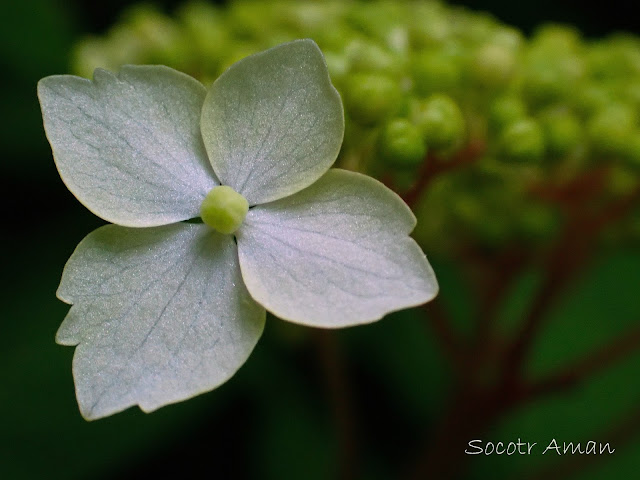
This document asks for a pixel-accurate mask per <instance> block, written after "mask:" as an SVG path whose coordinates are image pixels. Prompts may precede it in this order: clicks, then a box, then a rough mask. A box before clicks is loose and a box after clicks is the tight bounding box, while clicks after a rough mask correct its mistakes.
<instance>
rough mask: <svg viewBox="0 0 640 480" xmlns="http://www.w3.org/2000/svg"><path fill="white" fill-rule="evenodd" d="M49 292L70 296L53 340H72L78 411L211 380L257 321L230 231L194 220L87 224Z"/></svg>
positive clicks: (233, 363) (246, 343)
mask: <svg viewBox="0 0 640 480" xmlns="http://www.w3.org/2000/svg"><path fill="white" fill-rule="evenodd" d="M58 297H59V298H60V299H61V300H63V301H65V302H67V303H71V304H73V306H72V307H71V310H70V311H69V314H68V315H67V318H66V319H65V321H64V322H63V324H62V326H61V327H60V329H59V331H58V334H57V337H56V340H57V341H58V343H60V344H63V345H78V347H77V348H76V352H75V357H74V361H73V373H74V378H75V382H76V394H77V397H78V403H79V405H80V410H81V412H82V414H83V416H84V417H85V418H87V419H96V418H100V417H104V416H107V415H110V414H113V413H116V412H118V411H120V410H123V409H125V408H127V407H130V406H132V405H135V404H138V405H140V408H141V409H142V410H144V411H146V412H149V411H152V410H155V409H156V408H159V407H161V406H163V405H166V404H169V403H173V402H178V401H180V400H184V399H187V398H190V397H192V396H194V395H198V394H200V393H203V392H206V391H209V390H211V389H213V388H215V387H217V386H218V385H220V384H221V383H223V382H225V381H226V380H227V379H229V378H230V377H231V376H232V375H233V374H234V373H235V372H236V371H237V370H238V368H240V366H241V365H242V364H243V363H244V362H245V361H246V359H247V357H248V356H249V354H250V353H251V351H252V349H253V347H254V346H255V344H256V342H257V341H258V338H259V337H260V335H261V334H262V329H263V327H264V321H265V311H264V309H263V308H262V307H261V306H260V305H258V304H257V303H255V302H254V301H253V299H252V298H251V297H250V296H249V294H248V292H247V290H246V288H245V286H244V284H243V283H242V278H241V276H240V269H239V267H238V260H237V249H236V246H235V244H234V242H233V237H231V236H229V235H226V236H225V235H220V234H217V233H215V232H214V231H213V230H211V229H209V228H208V227H207V226H205V225H202V224H189V223H179V224H174V225H169V226H164V227H156V228H148V229H147V228H145V229H135V228H127V227H120V226H116V225H107V226H104V227H101V228H99V229H97V230H95V231H94V232H92V233H91V234H89V235H88V236H87V237H86V238H85V239H84V240H83V241H82V242H80V244H79V245H78V247H77V249H76V251H75V252H74V253H73V255H72V256H71V258H70V259H69V262H68V263H67V265H66V267H65V270H64V273H63V276H62V282H61V284H60V288H59V289H58Z"/></svg>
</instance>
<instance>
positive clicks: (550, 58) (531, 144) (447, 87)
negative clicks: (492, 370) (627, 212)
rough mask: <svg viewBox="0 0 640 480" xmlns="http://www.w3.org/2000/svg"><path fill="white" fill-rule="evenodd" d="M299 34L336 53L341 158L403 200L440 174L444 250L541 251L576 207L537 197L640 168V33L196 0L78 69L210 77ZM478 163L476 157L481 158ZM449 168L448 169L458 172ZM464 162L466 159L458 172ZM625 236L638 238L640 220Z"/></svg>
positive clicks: (133, 18) (428, 214)
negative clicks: (600, 171)
mask: <svg viewBox="0 0 640 480" xmlns="http://www.w3.org/2000/svg"><path fill="white" fill-rule="evenodd" d="M296 38H312V39H314V40H315V41H316V42H317V43H318V45H319V46H320V48H321V49H322V51H323V53H324V55H325V58H326V61H327V65H328V67H329V70H330V73H331V76H332V81H333V83H334V84H335V85H336V87H337V88H338V90H339V91H340V93H341V95H342V98H343V102H344V106H345V116H346V132H345V141H344V144H343V149H342V152H341V154H340V158H339V164H338V166H342V167H344V168H348V169H352V170H359V171H362V172H365V173H368V174H372V175H374V176H377V177H378V178H380V179H382V180H383V181H385V182H387V183H389V184H390V185H391V186H393V187H394V188H395V189H396V190H397V191H399V192H400V193H403V192H407V191H411V189H412V188H414V187H415V184H416V182H418V181H419V177H420V175H423V174H424V171H425V168H426V169H427V170H429V168H431V167H433V165H436V166H437V167H438V168H431V171H432V172H433V171H435V170H438V169H439V170H442V171H444V172H445V174H443V175H439V176H438V177H437V178H435V179H434V180H433V181H432V182H431V183H430V185H429V188H428V189H425V192H424V195H420V196H419V198H418V200H417V202H416V203H415V204H414V205H412V206H413V207H414V209H415V211H416V215H417V216H418V218H419V220H420V221H419V222H418V229H417V231H416V233H415V235H416V236H417V238H418V240H420V241H422V242H423V243H425V244H428V245H429V249H430V250H434V249H438V248H440V249H441V250H447V249H450V248H455V247H459V246H460V243H462V242H469V241H474V242H480V243H481V244H483V245H486V246H489V247H499V246H501V245H502V244H504V242H507V241H512V240H517V241H521V242H525V243H527V242H528V243H530V244H539V243H540V242H539V240H540V239H544V238H550V237H552V236H554V235H555V234H556V233H557V230H558V228H559V224H560V223H561V221H562V209H561V208H559V206H558V205H557V204H556V203H554V202H550V201H549V199H548V198H540V197H539V196H536V195H535V194H534V193H532V192H535V191H536V190H537V189H538V187H540V186H541V185H543V186H544V185H562V184H565V183H567V182H569V181H570V180H571V179H575V178H578V177H579V176H580V175H581V174H582V173H584V172H585V171H589V170H592V169H594V168H600V167H602V168H606V172H607V173H606V178H605V186H604V188H603V189H602V190H601V191H599V192H597V194H598V195H601V196H604V197H607V196H608V197H613V196H619V195H624V194H625V193H628V192H629V191H630V190H632V189H633V188H636V186H637V184H638V178H639V172H640V128H639V127H640V39H639V38H637V37H635V36H632V35H627V34H616V35H612V36H610V37H608V38H604V39H597V40H586V39H584V38H583V37H582V36H581V34H580V32H578V31H577V30H575V29H574V28H572V27H568V26H559V25H546V26H542V27H540V28H539V29H538V30H537V31H536V32H535V33H534V34H533V35H532V36H531V38H525V36H524V35H523V34H522V33H521V32H520V31H518V30H517V29H515V28H513V27H510V26H508V25H505V24H503V23H501V22H499V21H498V20H496V19H495V18H493V17H492V16H490V15H488V14H484V13H478V12H473V11H469V10H467V9H463V8H459V7H453V6H449V5H446V4H444V3H441V2H437V1H428V0H424V1H403V2H397V1H385V0H377V1H367V2H365V1H363V0H354V1H347V2H344V1H331V0H329V1H297V2H294V1H276V2H269V3H264V2H257V1H251V0H246V1H242V0H239V1H232V2H229V3H228V4H227V5H224V6H214V5H211V4H208V3H203V2H191V3H187V4H185V5H184V6H183V7H182V8H180V9H178V10H177V11H176V12H174V14H173V15H172V16H169V15H166V14H164V13H162V12H159V11H158V10H155V9H153V8H151V7H148V6H145V7H136V8H133V9H132V10H130V11H128V12H127V13H126V14H125V15H124V16H123V18H122V20H121V22H120V23H119V24H117V25H116V26H114V27H113V28H112V29H111V30H110V31H109V32H108V33H107V34H106V35H104V36H102V37H97V38H87V39H85V40H83V41H82V42H81V43H80V44H79V45H78V47H77V50H76V54H75V57H74V70H75V72H76V73H78V74H80V75H84V76H91V74H92V72H93V69H94V68H95V67H104V68H107V69H111V70H117V69H118V67H119V66H120V65H122V64H144V63H159V64H165V65H168V66H171V67H173V68H176V69H178V70H181V71H184V72H186V73H188V74H190V75H192V76H194V77H196V78H198V79H200V80H201V81H203V83H205V84H207V83H209V82H211V81H212V80H214V79H215V78H216V77H217V76H218V75H219V74H220V73H221V72H223V71H224V70H225V69H226V68H227V67H228V66H229V65H231V64H232V63H234V62H235V61H237V60H239V59H240V58H242V57H244V56H246V55H248V54H251V53H254V52H257V51H260V50H264V49H265V48H268V47H271V46H273V45H276V44H279V43H282V42H285V41H289V40H292V39H296ZM471 157H472V158H471ZM447 165H448V166H447ZM455 165H461V167H460V168H457V167H456V168H454V166H455ZM635 217H636V218H635V219H632V218H629V219H627V220H626V222H628V223H629V222H631V223H629V225H625V227H624V228H623V230H624V232H626V233H625V235H622V236H621V235H618V236H616V238H617V239H618V240H619V239H620V238H622V237H624V239H625V240H628V239H631V240H632V241H637V240H638V239H640V233H639V230H640V228H639V227H638V223H639V222H638V219H637V217H638V215H635Z"/></svg>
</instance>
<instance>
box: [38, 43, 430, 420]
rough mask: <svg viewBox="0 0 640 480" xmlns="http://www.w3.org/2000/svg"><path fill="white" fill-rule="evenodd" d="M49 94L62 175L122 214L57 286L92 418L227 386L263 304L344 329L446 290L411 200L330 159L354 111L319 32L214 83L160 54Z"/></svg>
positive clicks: (47, 121)
mask: <svg viewBox="0 0 640 480" xmlns="http://www.w3.org/2000/svg"><path fill="white" fill-rule="evenodd" d="M38 96H39V99H40V104H41V107H42V115H43V118H44V127H45V131H46V134H47V137H48V139H49V142H50V144H51V148H52V150H53V156H54V159H55V162H56V166H57V168H58V171H59V173H60V176H61V177H62V180H63V181H64V183H65V184H66V186H67V187H68V188H69V190H70V191H71V192H72V193H73V194H74V195H75V196H76V197H77V198H78V200H79V201H80V202H81V203H83V204H84V205H85V206H86V207H87V208H88V209H89V210H91V211H92V212H93V213H95V214H96V215H98V216H99V217H101V218H102V219H104V220H106V221H107V222H110V223H112V225H105V226H103V227H100V228H98V229H97V230H95V231H94V232H92V233H90V234H89V235H88V236H87V237H86V238H85V239H84V240H82V241H81V242H80V244H79V245H78V247H77V248H76V250H75V252H74V253H73V254H72V256H71V258H70V259H69V261H68V263H67V265H66V266H65V269H64V272H63V275H62V281H61V284H60V287H59V289H58V292H57V294H58V297H59V298H60V299H61V300H63V301H64V302H66V303H69V304H71V305H72V306H71V309H70V310H69V313H68V315H67V317H66V318H65V320H64V322H63V323H62V325H61V327H60V329H59V330H58V332H57V336H56V340H57V342H58V343H60V344H62V345H72V346H76V351H75V356H74V360H73V373H74V379H75V385H76V394H77V398H78V403H79V405H80V411H81V413H82V415H83V416H84V417H85V418H87V419H96V418H100V417H104V416H107V415H111V414H113V413H116V412H118V411H121V410H124V409H126V408H128V407H130V406H133V405H139V406H140V408H141V409H142V410H144V411H146V412H149V411H153V410H155V409H157V408H159V407H161V406H164V405H167V404H170V403H173V402H178V401H181V400H185V399H187V398H190V397H193V396H194V395H198V394H200V393H203V392H206V391H209V390H212V389H213V388H216V387H217V386H219V385H220V384H222V383H223V382H225V381H226V380H228V379H229V378H230V377H231V376H233V374H234V373H235V372H236V371H237V370H238V369H239V368H240V366H241V365H242V364H243V363H244V362H245V361H246V360H247V358H248V356H249V354H250V353H251V351H252V349H253V348H254V346H255V345H256V343H257V341H258V339H259V337H260V335H261V334H262V331H263V327H264V324H265V317H266V310H268V311H270V312H272V313H273V314H274V315H275V316H277V317H280V318H281V319H284V320H288V321H291V322H295V323H299V324H304V325H309V326H314V327H323V328H339V327H346V326H351V325H357V324H364V323H368V322H373V321H375V320H378V319H380V318H381V317H383V316H384V315H385V314H387V313H389V312H391V311H395V310H399V309H403V308H407V307H411V306H415V305H419V304H422V303H424V302H427V301H429V300H431V299H432V298H433V297H434V296H435V295H436V293H437V290H438V285H437V282H436V278H435V276H434V273H433V271H432V269H431V267H430V265H429V263H428V261H427V259H426V257H425V255H424V253H423V252H422V251H421V249H420V248H419V246H418V245H417V244H416V243H415V241H414V240H412V239H411V238H410V237H409V235H408V234H409V233H410V232H411V231H412V230H413V228H414V226H415V224H416V220H415V217H414V216H413V214H412V212H411V211H410V209H409V208H408V207H407V205H405V203H404V202H403V201H402V200H401V199H400V198H399V197H398V196H397V195H396V194H395V193H394V192H392V191H391V190H389V189H388V188H386V187H385V186H384V185H382V184H381V183H380V182H378V181H377V180H374V179H372V178H370V177H367V176H365V175H362V174H359V173H355V172H350V171H346V170H339V169H330V167H331V165H332V164H333V162H334V161H335V159H336V157H337V155H338V152H339V150H340V146H341V143H342V138H343V133H344V114H343V109H342V103H341V100H340V96H339V95H338V92H337V91H336V90H335V88H334V87H333V85H332V84H331V81H330V78H329V74H328V71H327V67H326V64H325V61H324V58H323V56H322V53H321V52H320V49H319V48H318V47H317V45H316V44H315V43H314V42H313V41H311V40H297V41H293V42H290V43H286V44H283V45H279V46H277V47H274V48H272V49H269V50H267V51H265V52H261V53H258V54H255V55H252V56H250V57H247V58H245V59H243V60H241V61H239V62H237V63H236V64H234V65H233V66H231V67H230V68H229V69H228V70H227V71H226V72H224V73H223V74H222V75H221V76H220V77H219V78H218V79H217V80H216V81H215V82H214V83H213V85H212V86H211V87H210V88H209V90H207V89H206V88H205V87H204V86H203V85H202V84H200V83H199V82H198V81H196V80H195V79H193V78H191V77H189V76H188V75H185V74H183V73H180V72H178V71H176V70H173V69H170V68H168V67H164V66H148V65H147V66H124V67H122V68H121V69H120V71H119V73H118V74H117V75H115V74H113V73H110V72H108V71H105V70H102V69H97V70H96V71H95V73H94V77H93V80H87V79H84V78H80V77H76V76H71V75H57V76H51V77H47V78H44V79H42V80H41V81H40V83H39V84H38ZM198 218H200V219H201V220H202V221H201V222H199V221H194V219H198Z"/></svg>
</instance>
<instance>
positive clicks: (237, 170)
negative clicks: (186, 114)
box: [202, 40, 344, 205]
mask: <svg viewBox="0 0 640 480" xmlns="http://www.w3.org/2000/svg"><path fill="white" fill-rule="evenodd" d="M343 133H344V115H343V111H342V102H341V101H340V95H339V94H338V92H337V91H336V89H335V88H334V87H333V85H332V84H331V80H330V79H329V73H328V71H327V66H326V64H325V62H324V58H323V56H322V53H321V52H320V49H319V48H318V46H317V45H316V44H315V43H314V42H313V41H312V40H297V41H294V42H290V43H285V44H283V45H279V46H277V47H274V48H272V49H270V50H267V51H265V52H262V53H258V54H255V55H252V56H250V57H247V58H245V59H243V60H240V61H239V62H238V63H236V64H234V65H233V66H232V67H231V68H229V69H228V70H227V71H226V72H225V73H223V74H222V75H221V76H220V77H219V78H218V79H217V80H216V81H215V82H214V84H213V85H212V87H211V89H210V90H209V93H208V94H207V98H206V100H205V102H204V107H203V110H202V135H203V138H204V143H205V145H206V147H207V153H208V154H209V159H210V160H211V164H212V165H213V169H214V170H215V172H216V174H217V175H218V178H220V181H221V182H222V183H223V184H225V185H229V186H230V187H232V188H233V189H234V190H236V191H237V192H238V193H241V194H242V195H243V196H244V197H245V198H246V199H247V200H248V201H249V204H251V205H255V204H259V203H264V202H268V201H272V200H277V199H279V198H282V197H285V196H287V195H291V194H292V193H295V192H298V191H300V190H302V189H303V188H305V187H307V186H309V185H311V184H312V183H313V182H314V181H316V180H317V179H318V178H320V177H321V176H322V175H323V174H324V173H325V172H326V171H327V169H328V168H329V167H330V166H331V165H332V164H333V162H334V161H335V159H336V157H337V155H338V152H339V151H340V145H341V144H342V136H343Z"/></svg>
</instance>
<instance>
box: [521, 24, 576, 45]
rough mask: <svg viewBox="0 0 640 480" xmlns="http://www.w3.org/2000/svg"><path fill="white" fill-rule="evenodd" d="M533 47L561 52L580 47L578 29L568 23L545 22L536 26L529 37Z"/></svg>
mask: <svg viewBox="0 0 640 480" xmlns="http://www.w3.org/2000/svg"><path fill="white" fill-rule="evenodd" d="M531 43H532V44H533V46H534V48H548V49H552V50H557V51H561V52H566V51H570V50H576V49H578V48H579V47H580V43H581V38H580V31H579V30H577V29H575V28H574V27H571V26H568V25H559V24H552V23H551V24H547V25H543V26H541V27H540V28H538V29H537V30H536V32H535V34H534V36H533V38H532V39H531Z"/></svg>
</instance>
